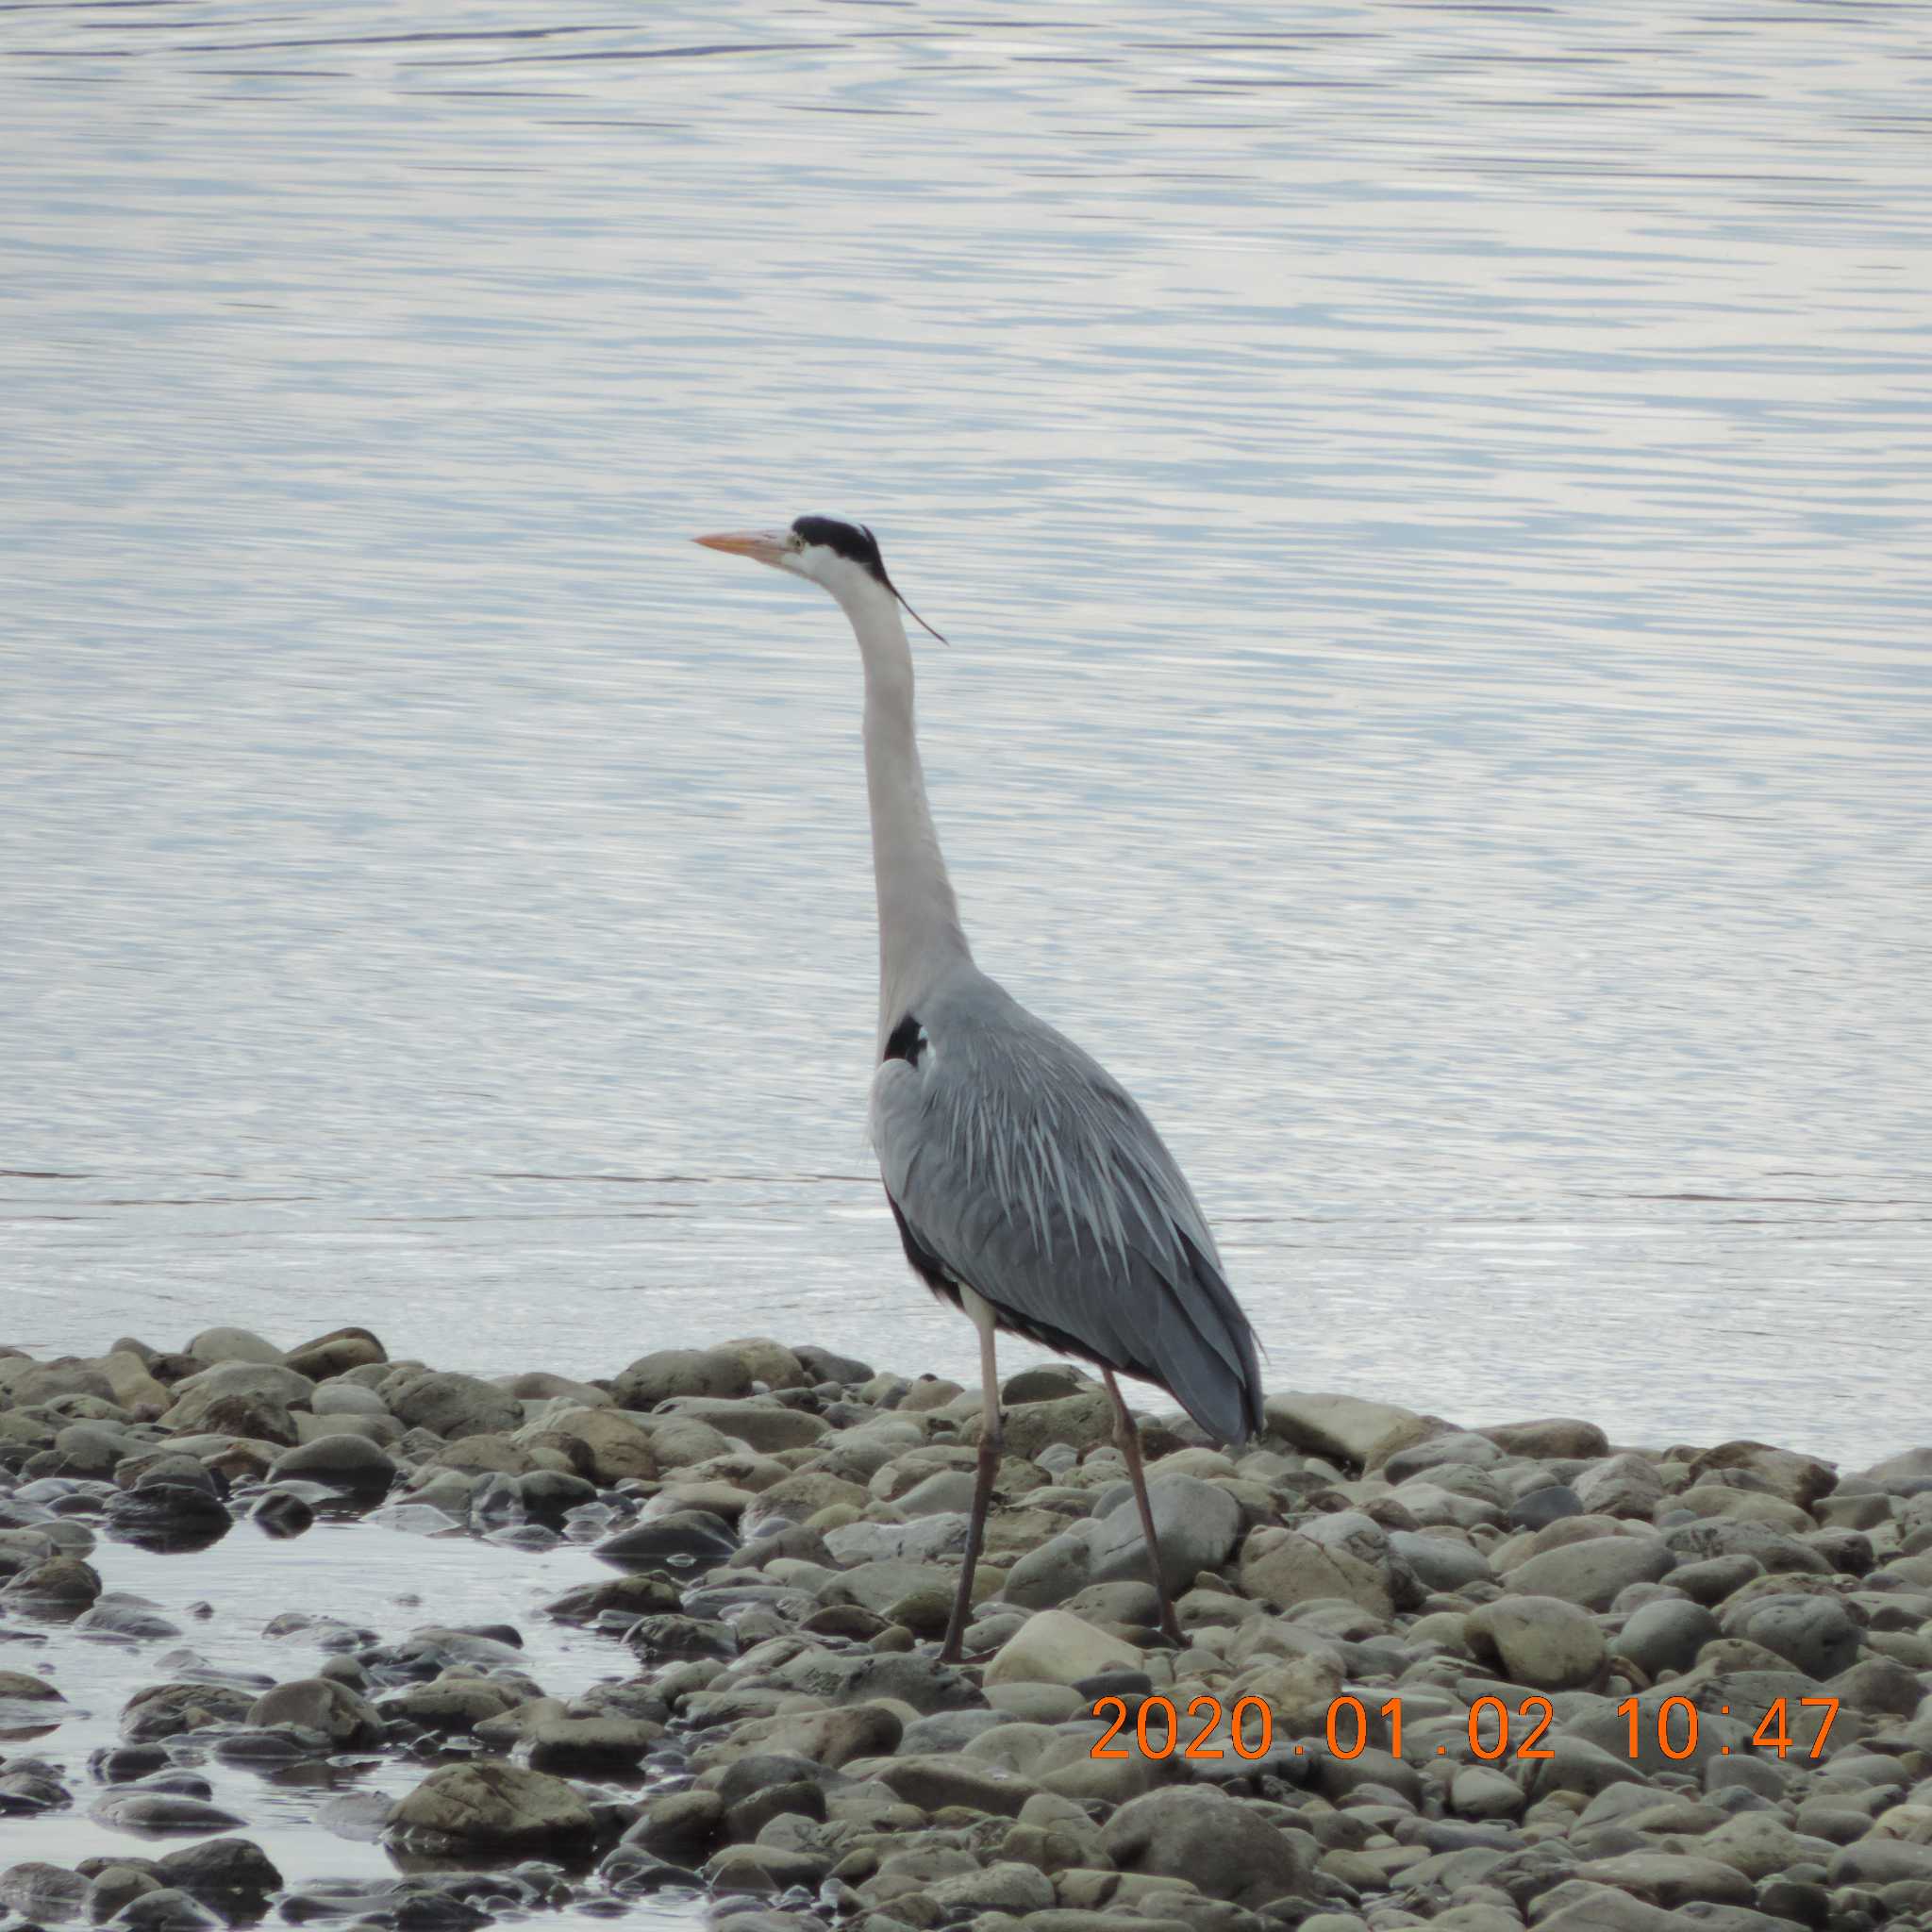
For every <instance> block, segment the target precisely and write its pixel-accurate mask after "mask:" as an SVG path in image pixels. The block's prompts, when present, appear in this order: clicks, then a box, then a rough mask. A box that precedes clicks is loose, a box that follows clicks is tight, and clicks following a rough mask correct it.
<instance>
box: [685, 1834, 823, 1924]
mask: <svg viewBox="0 0 1932 1932" xmlns="http://www.w3.org/2000/svg"><path fill="white" fill-rule="evenodd" d="M831 1865H832V1861H831V1859H830V1858H828V1857H824V1856H822V1855H819V1854H815V1853H811V1852H799V1851H789V1850H787V1849H786V1848H785V1847H783V1846H782V1845H761V1844H739V1845H730V1846H728V1847H726V1849H725V1850H724V1851H722V1852H719V1853H717V1854H716V1855H715V1856H714V1857H710V1858H708V1860H707V1861H706V1862H705V1865H704V1868H703V1876H704V1877H705V1878H706V1879H707V1880H708V1882H709V1884H710V1886H711V1888H712V1890H714V1891H723V1892H732V1891H751V1892H762V1891H787V1890H790V1889H791V1887H792V1886H795V1885H797V1886H807V1887H810V1886H816V1885H817V1884H818V1883H819V1882H820V1881H821V1880H822V1879H823V1878H824V1875H825V1874H826V1873H827V1872H828V1871H830V1870H831ZM787 1923H788V1924H791V1923H794V1922H791V1921H790V1920H788V1921H787Z"/></svg>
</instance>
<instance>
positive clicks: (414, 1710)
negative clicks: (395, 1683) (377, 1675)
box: [379, 1671, 525, 1732]
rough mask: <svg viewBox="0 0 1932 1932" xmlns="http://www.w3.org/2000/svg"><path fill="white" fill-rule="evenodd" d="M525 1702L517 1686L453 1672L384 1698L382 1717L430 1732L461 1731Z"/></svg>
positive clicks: (464, 1672)
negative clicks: (397, 1720)
mask: <svg viewBox="0 0 1932 1932" xmlns="http://www.w3.org/2000/svg"><path fill="white" fill-rule="evenodd" d="M524 1701H525V1699H524V1693H523V1691H520V1690H519V1689H518V1688H517V1687H516V1686H514V1685H511V1684H504V1683H499V1682H497V1681H496V1680H495V1679H493V1678H490V1677H480V1676H477V1675H475V1674H474V1673H471V1672H468V1671H449V1672H445V1673H444V1674H442V1675H441V1676H440V1677H437V1678H436V1679H435V1680H434V1681H433V1682H431V1683H427V1684H412V1685H410V1686H409V1687H408V1689H407V1690H404V1691H398V1692H397V1693H396V1694H395V1695H394V1696H393V1697H390V1698H386V1699H384V1701H383V1703H382V1706H381V1709H380V1713H379V1715H380V1716H382V1717H386V1718H391V1717H392V1718H401V1719H403V1720H404V1721H405V1722H407V1723H408V1724H421V1725H422V1726H423V1727H424V1728H425V1729H426V1730H432V1731H454V1732H461V1731H470V1730H474V1729H475V1727H476V1726H477V1725H478V1724H487V1723H489V1722H490V1720H491V1719H492V1718H498V1717H502V1716H503V1715H504V1714H505V1713H506V1712H508V1711H512V1710H515V1709H516V1708H517V1707H519V1706H520V1705H521V1704H523V1703H524Z"/></svg>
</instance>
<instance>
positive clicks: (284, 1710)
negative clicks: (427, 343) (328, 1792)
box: [246, 1677, 384, 1751]
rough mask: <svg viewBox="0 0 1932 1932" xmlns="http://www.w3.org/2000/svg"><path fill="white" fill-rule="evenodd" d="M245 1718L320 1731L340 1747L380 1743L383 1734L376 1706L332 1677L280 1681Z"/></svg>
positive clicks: (263, 1693)
mask: <svg viewBox="0 0 1932 1932" xmlns="http://www.w3.org/2000/svg"><path fill="white" fill-rule="evenodd" d="M246 1722H247V1723H249V1724H260V1725H275V1724H295V1725H299V1726H300V1727H301V1728H302V1729H304V1730H308V1731H319V1732H321V1733H322V1735H323V1736H324V1737H325V1738H326V1739H328V1740H329V1741H330V1743H331V1744H332V1745H333V1746H334V1747H335V1749H337V1750H339V1751H353V1750H357V1749H359V1748H363V1747H366V1746H369V1745H374V1744H379V1743H381V1742H382V1740H383V1735H384V1733H383V1724H382V1719H381V1717H380V1716H379V1715H378V1713H377V1712H376V1709H375V1706H374V1705H372V1704H371V1703H369V1702H368V1700H367V1699H366V1698H363V1697H359V1696H358V1695H357V1693H356V1692H355V1691H352V1690H350V1688H349V1687H348V1686H347V1685H346V1684H341V1683H338V1682H337V1681H336V1680H335V1679H333V1678H330V1677H298V1678H295V1679H294V1680H292V1681H291V1682H290V1683H287V1684H277V1685H276V1686H275V1689H274V1690H273V1691H263V1692H262V1694H261V1695H260V1696H259V1697H258V1698H257V1699H256V1700H255V1702H254V1703H253V1704H252V1705H251V1706H250V1707H249V1708H248V1715H247V1718H246Z"/></svg>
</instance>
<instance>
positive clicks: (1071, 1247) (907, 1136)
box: [872, 972, 1262, 1441]
mask: <svg viewBox="0 0 1932 1932" xmlns="http://www.w3.org/2000/svg"><path fill="white" fill-rule="evenodd" d="M918 1021H919V1028H920V1031H921V1033H922V1034H923V1036H924V1038H923V1041H922V1050H921V1051H920V1052H919V1054H918V1056H917V1058H916V1061H914V1060H908V1059H905V1058H889V1059H887V1060H886V1061H885V1062H884V1063H883V1064H882V1065H881V1067H880V1068H879V1071H878V1074H877V1077H876V1078H875V1080H874V1085H873V1104H872V1128H873V1141H874V1145H875V1147H876V1148H877V1151H878V1157H879V1167H880V1171H881V1173H882V1174H883V1176H884V1179H885V1184H886V1191H887V1193H888V1194H889V1195H890V1196H891V1200H892V1202H893V1204H894V1206H895V1207H896V1208H898V1210H899V1213H900V1215H901V1216H902V1217H903V1219H904V1222H905V1224H906V1230H907V1232H908V1236H909V1237H910V1239H912V1240H916V1241H917V1242H918V1243H919V1245H920V1247H921V1248H922V1249H923V1250H924V1252H925V1254H926V1255H927V1256H929V1257H933V1258H934V1259H936V1260H937V1261H939V1262H940V1263H941V1265H942V1267H943V1269H944V1270H945V1271H946V1272H947V1273H948V1274H951V1275H953V1276H955V1277H957V1278H958V1280H960V1281H963V1282H964V1283H966V1284H967V1285H968V1286H969V1287H971V1288H972V1289H973V1290H974V1291H975V1292H976V1293H978V1294H979V1295H981V1296H983V1297H984V1298H985V1299H986V1300H987V1301H989V1302H991V1304H992V1305H993V1306H994V1307H995V1308H996V1309H998V1310H999V1311H1000V1312H1001V1314H1002V1315H1003V1317H1004V1318H1005V1319H1006V1321H1007V1323H1008V1325H1010V1326H1012V1327H1015V1328H1017V1329H1018V1330H1020V1332H1022V1333H1023V1334H1030V1335H1032V1336H1033V1337H1034V1338H1035V1339H1037V1340H1039V1341H1044V1342H1046V1343H1047V1344H1048V1345H1049V1346H1054V1347H1058V1348H1062V1349H1066V1350H1069V1351H1070V1352H1073V1353H1075V1354H1079V1355H1084V1356H1087V1357H1090V1358H1091V1359H1093V1360H1096V1361H1099V1362H1102V1363H1104V1364H1106V1365H1108V1366H1109V1367H1112V1368H1115V1369H1118V1370H1120V1371H1122V1372H1123V1373H1124V1374H1133V1375H1140V1376H1143V1377H1145V1378H1146V1379H1148V1380H1151V1381H1154V1382H1158V1383H1160V1384H1161V1385H1163V1386H1164V1387H1166V1388H1167V1389H1169V1390H1170V1391H1172V1392H1173V1393H1174V1396H1175V1397H1176V1399H1177V1400H1178V1401H1179V1402H1180V1404H1181V1406H1182V1407H1184V1408H1185V1409H1186V1410H1187V1411H1188V1413H1189V1414H1190V1415H1191V1416H1192V1417H1193V1418H1194V1420H1195V1421H1196V1422H1198V1423H1199V1424H1201V1425H1202V1427H1203V1428H1205V1429H1207V1430H1208V1432H1209V1433H1210V1434H1212V1435H1215V1436H1217V1437H1219V1438H1221V1439H1222V1440H1223V1441H1241V1440H1242V1439H1244V1438H1245V1437H1247V1436H1248V1435H1250V1434H1251V1433H1254V1432H1256V1431H1257V1430H1258V1429H1259V1428H1260V1427H1261V1425H1262V1421H1261V1377H1260V1369H1259V1365H1258V1363H1257V1359H1256V1351H1255V1339H1254V1335H1253V1332H1252V1330H1251V1329H1250V1328H1249V1326H1248V1323H1247V1318H1246V1317H1245V1316H1244V1315H1243V1314H1242V1313H1241V1307H1240V1305H1239V1304H1238V1303H1237V1302H1236V1301H1235V1298H1234V1295H1233V1293H1232V1292H1231V1291H1230V1290H1229V1288H1228V1286H1227V1281H1226V1278H1225V1276H1224V1274H1223V1271H1222V1267H1221V1259H1220V1257H1219V1255H1218V1254H1217V1253H1216V1251H1215V1246H1214V1238H1213V1236H1212V1235H1211V1234H1210V1233H1209V1232H1208V1224H1207V1221H1206V1219H1205V1217H1204V1216H1203V1215H1202V1212H1201V1208H1200V1204H1199V1203H1198V1202H1197V1201H1196V1200H1195V1199H1194V1196H1193V1192H1192V1191H1191V1189H1190V1188H1189V1186H1188V1184H1187V1181H1186V1180H1185V1178H1184V1177H1183V1176H1182V1174H1181V1172H1180V1169H1179V1168H1178V1167H1177V1166H1176V1165H1175V1164H1174V1157H1173V1156H1172V1155H1171V1154H1169V1152H1168V1151H1167V1149H1166V1147H1165V1146H1164V1145H1163V1144H1162V1143H1161V1140H1160V1137H1159V1135H1158V1134H1157V1133H1156V1132H1155V1130H1154V1126H1153V1124H1152V1123H1151V1122H1150V1121H1149V1120H1148V1119H1147V1117H1146V1115H1145V1114H1144V1113H1142V1112H1141V1109H1140V1108H1139V1107H1137V1106H1136V1105H1135V1103H1134V1101H1133V1099H1132V1097H1131V1096H1130V1095H1129V1094H1128V1093H1127V1092H1126V1091H1125V1090H1124V1088H1123V1087H1122V1086H1121V1085H1120V1083H1119V1082H1118V1081H1116V1080H1115V1079H1114V1078H1113V1077H1112V1076H1111V1075H1110V1074H1108V1072H1107V1070H1106V1069H1105V1068H1104V1067H1102V1066H1100V1065H1099V1063H1098V1062H1097V1061H1095V1060H1093V1059H1092V1058H1090V1057H1089V1056H1088V1055H1087V1054H1085V1053H1083V1052H1082V1051H1081V1050H1080V1049H1079V1048H1078V1047H1077V1046H1075V1045H1074V1043H1073V1041H1070V1040H1067V1039H1066V1038H1065V1037H1064V1036H1063V1035H1061V1034H1059V1033H1058V1032H1056V1031H1055V1030H1054V1029H1053V1028H1052V1027H1051V1026H1048V1025H1047V1024H1045V1023H1044V1022H1043V1021H1041V1020H1039V1019H1036V1018H1035V1017H1034V1016H1033V1015H1032V1014H1031V1013H1029V1012H1027V1011H1026V1009H1025V1008H1024V1007H1022V1006H1021V1005H1020V1004H1019V1003H1018V1002H1017V1001H1016V1000H1014V999H1013V998H1012V997H1011V996H1010V995H1009V994H1008V993H1007V992H1006V991H1004V990H1003V989H1002V988H1000V987H999V986H998V985H996V984H995V983H994V982H993V981H991V980H990V979H988V978H986V977H985V975H984V974H979V973H977V972H974V973H973V974H971V976H970V978H964V979H962V980H961V981H959V982H957V983H956V984H955V985H954V986H952V987H950V988H948V989H945V990H944V991H941V992H939V993H937V994H936V995H931V996H928V998H927V999H926V1000H924V1001H923V1002H922V1003H921V1008H920V1012H919V1014H918Z"/></svg>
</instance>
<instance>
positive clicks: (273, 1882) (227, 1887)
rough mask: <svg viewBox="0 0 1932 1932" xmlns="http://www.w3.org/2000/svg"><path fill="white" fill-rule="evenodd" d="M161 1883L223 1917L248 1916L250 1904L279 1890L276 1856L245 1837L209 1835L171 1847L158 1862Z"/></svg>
mask: <svg viewBox="0 0 1932 1932" xmlns="http://www.w3.org/2000/svg"><path fill="white" fill-rule="evenodd" d="M155 1870H157V1873H158V1874H160V1878H162V1882H164V1884H170V1886H177V1888H179V1890H182V1891H188V1893H192V1895H193V1897H197V1899H201V1903H203V1905H212V1907H214V1908H216V1910H220V1913H223V1915H225V1917H247V1913H249V1910H251V1907H257V1905H258V1903H260V1901H263V1899H267V1897H271V1895H273V1893H276V1891H280V1890H282V1874H280V1873H278V1870H276V1866H275V1860H273V1858H271V1857H269V1855H267V1853H265V1851H263V1849H260V1845H257V1843H253V1841H251V1840H245V1838H210V1840H207V1841H205V1843H201V1845H184V1847H182V1849H179V1851H170V1853H168V1855H166V1857H162V1858H160V1860H158V1862H157V1866H155Z"/></svg>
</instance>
